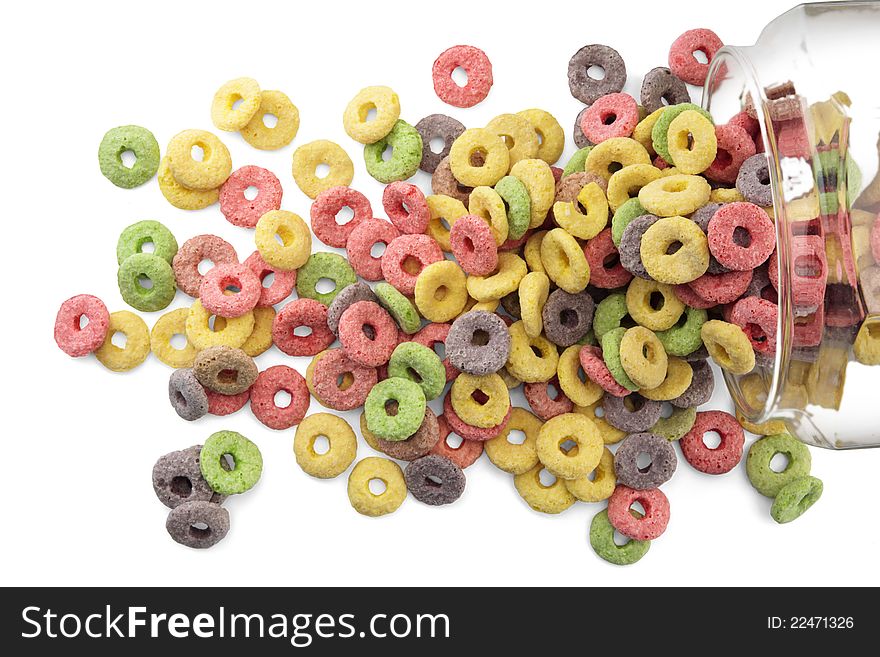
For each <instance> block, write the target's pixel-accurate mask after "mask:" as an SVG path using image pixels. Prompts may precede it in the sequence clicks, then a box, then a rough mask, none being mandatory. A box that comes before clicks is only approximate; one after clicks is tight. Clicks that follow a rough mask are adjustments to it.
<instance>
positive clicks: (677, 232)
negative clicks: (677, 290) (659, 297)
mask: <svg viewBox="0 0 880 657" xmlns="http://www.w3.org/2000/svg"><path fill="white" fill-rule="evenodd" d="M631 225H632V224H631ZM621 244H622V242H621ZM676 246H677V247H678V248H677V250H675V247H676ZM670 251H672V253H670ZM639 255H640V257H641V260H642V265H643V266H644V268H645V271H647V273H648V275H650V276H651V278H653V279H654V280H656V281H659V282H660V283H667V284H670V285H677V284H681V283H688V282H690V281H693V280H696V279H697V278H699V277H700V276H702V275H703V274H705V273H706V270H707V269H708V268H709V245H708V243H707V240H706V235H705V234H704V233H703V231H702V230H700V227H699V226H697V224H695V223H694V222H693V221H691V220H690V219H685V218H684V217H662V218H660V219H658V220H657V221H655V222H654V223H653V224H651V226H649V227H648V229H647V230H646V231H645V232H644V234H643V235H642V239H641V242H640V245H639Z"/></svg>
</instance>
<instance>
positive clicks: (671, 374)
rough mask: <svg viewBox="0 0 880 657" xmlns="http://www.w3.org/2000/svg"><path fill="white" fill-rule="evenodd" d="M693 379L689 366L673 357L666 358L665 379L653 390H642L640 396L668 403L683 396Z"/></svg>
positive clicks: (691, 369)
mask: <svg viewBox="0 0 880 657" xmlns="http://www.w3.org/2000/svg"><path fill="white" fill-rule="evenodd" d="M693 378H694V370H693V368H692V367H691V365H690V364H689V363H688V362H687V361H684V360H682V359H681V358H676V357H675V356H668V357H667V366H666V377H665V378H664V379H663V382H662V383H661V384H660V385H658V386H656V387H654V388H642V390H640V391H639V392H640V394H641V395H642V397H644V398H645V399H650V400H652V401H668V400H670V399H676V398H677V397H679V396H680V395H683V394H684V393H685V391H687V389H688V388H689V387H690V385H691V383H692V382H693Z"/></svg>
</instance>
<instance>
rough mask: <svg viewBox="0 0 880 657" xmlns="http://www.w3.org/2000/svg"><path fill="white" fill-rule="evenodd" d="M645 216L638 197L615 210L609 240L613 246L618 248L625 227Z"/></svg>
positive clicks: (645, 212)
mask: <svg viewBox="0 0 880 657" xmlns="http://www.w3.org/2000/svg"><path fill="white" fill-rule="evenodd" d="M635 166H641V165H635ZM621 171H623V169H621ZM646 214H648V213H647V211H646V210H645V208H643V207H642V204H641V203H639V199H638V197H635V198H631V199H630V200H628V201H626V202H625V203H624V204H623V205H621V206H620V207H619V208H617V210H615V212H614V216H612V217H611V240H612V241H613V242H614V246H616V247H618V248H619V247H620V241H621V239H622V238H623V234H624V233H625V232H626V229H627V227H628V226H629V225H630V224H631V223H632V222H633V221H635V220H636V219H638V218H639V217H641V216H644V215H646Z"/></svg>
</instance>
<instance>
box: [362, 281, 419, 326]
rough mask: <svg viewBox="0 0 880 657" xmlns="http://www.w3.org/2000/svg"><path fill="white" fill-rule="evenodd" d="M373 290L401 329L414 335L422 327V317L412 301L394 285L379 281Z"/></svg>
mask: <svg viewBox="0 0 880 657" xmlns="http://www.w3.org/2000/svg"><path fill="white" fill-rule="evenodd" d="M373 291H374V292H375V293H376V297H377V298H378V299H379V303H380V304H381V305H382V307H383V308H384V309H385V310H387V311H388V312H389V313H391V316H392V317H393V318H394V321H396V322H397V325H398V326H399V327H400V330H401V331H403V332H404V333H406V334H407V335H412V334H413V333H415V332H416V331H418V330H419V329H420V328H421V327H422V318H421V317H420V316H419V312H418V310H416V307H415V306H414V305H413V303H412V301H410V300H409V299H408V298H407V297H406V296H404V295H403V293H402V292H400V291H399V290H398V289H397V288H395V287H394V286H393V285H389V284H388V283H379V284H378V285H377V286H376V289H375V290H373Z"/></svg>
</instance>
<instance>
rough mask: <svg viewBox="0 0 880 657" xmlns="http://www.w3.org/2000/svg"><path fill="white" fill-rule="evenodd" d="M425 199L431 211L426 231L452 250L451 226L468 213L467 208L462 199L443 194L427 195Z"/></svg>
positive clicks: (446, 249) (444, 247)
mask: <svg viewBox="0 0 880 657" xmlns="http://www.w3.org/2000/svg"><path fill="white" fill-rule="evenodd" d="M425 201H426V202H427V204H428V210H430V212H431V219H430V220H429V221H428V228H427V231H426V232H427V234H428V235H430V236H431V237H433V238H434V239H435V240H436V241H437V244H439V245H440V248H441V249H443V250H444V251H446V252H449V251H451V250H452V247H451V245H450V243H449V233H450V226H452V224H454V223H455V221H456V220H457V219H459V218H461V217H463V216H464V215H466V214H467V213H468V211H467V208H466V207H465V205H464V203H463V202H461V201H460V200H458V199H455V198H452V197H451V196H445V195H443V194H433V195H431V196H426V197H425Z"/></svg>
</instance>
